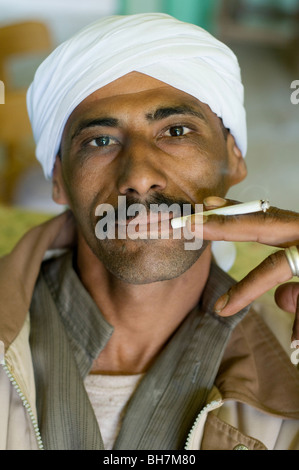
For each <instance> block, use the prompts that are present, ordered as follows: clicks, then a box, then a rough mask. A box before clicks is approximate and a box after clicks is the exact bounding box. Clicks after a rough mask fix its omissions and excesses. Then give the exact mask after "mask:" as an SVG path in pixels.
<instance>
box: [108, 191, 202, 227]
mask: <svg viewBox="0 0 299 470" xmlns="http://www.w3.org/2000/svg"><path fill="white" fill-rule="evenodd" d="M133 204H138V205H140V206H143V207H144V208H145V209H146V212H147V213H149V212H158V211H160V212H161V206H164V208H165V212H168V211H167V208H170V207H171V206H174V217H176V216H177V217H179V216H180V215H181V214H182V213H183V210H184V206H186V205H188V206H189V208H190V210H189V212H190V214H194V213H195V209H194V206H193V205H192V204H191V203H190V201H187V200H186V199H182V198H176V197H172V196H167V195H165V194H160V193H155V194H151V195H150V196H149V197H148V198H147V199H141V198H138V197H134V196H125V198H124V200H122V201H121V202H120V203H119V204H118V206H117V207H114V213H115V220H116V221H117V220H119V219H123V214H124V213H125V214H127V213H128V208H129V207H130V206H132V205H133ZM162 212H163V210H162ZM126 218H127V219H130V218H132V217H131V216H126Z"/></svg>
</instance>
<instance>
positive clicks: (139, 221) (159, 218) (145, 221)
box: [116, 212, 174, 227]
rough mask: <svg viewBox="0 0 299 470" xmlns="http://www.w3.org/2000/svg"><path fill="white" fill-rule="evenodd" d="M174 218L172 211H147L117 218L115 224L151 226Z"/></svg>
mask: <svg viewBox="0 0 299 470" xmlns="http://www.w3.org/2000/svg"><path fill="white" fill-rule="evenodd" d="M173 218H174V214H173V213H169V212H164V213H163V212H149V213H147V214H146V215H145V214H139V215H137V216H132V217H127V218H126V219H118V220H117V221H116V224H117V225H119V226H128V225H129V224H132V225H139V226H151V225H154V226H155V227H156V226H157V224H160V223H161V222H164V221H165V222H166V221H169V222H170V220H171V219H173Z"/></svg>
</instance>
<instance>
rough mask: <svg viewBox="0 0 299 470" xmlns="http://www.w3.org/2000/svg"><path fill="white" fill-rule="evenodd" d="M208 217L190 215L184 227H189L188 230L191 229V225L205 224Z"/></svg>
mask: <svg viewBox="0 0 299 470" xmlns="http://www.w3.org/2000/svg"><path fill="white" fill-rule="evenodd" d="M208 218H209V216H208V215H191V216H190V217H188V219H187V221H186V225H187V226H188V227H189V229H190V228H191V227H192V225H194V224H195V225H200V224H205V223H206V222H207V220H208Z"/></svg>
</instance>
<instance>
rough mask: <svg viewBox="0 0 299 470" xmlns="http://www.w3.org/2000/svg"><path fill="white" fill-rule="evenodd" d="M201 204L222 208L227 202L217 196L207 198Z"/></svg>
mask: <svg viewBox="0 0 299 470" xmlns="http://www.w3.org/2000/svg"><path fill="white" fill-rule="evenodd" d="M203 203H204V205H205V206H208V207H222V206H224V205H225V204H226V203H227V200H226V199H223V198H222V197H219V196H209V197H206V198H205V199H204V201H203Z"/></svg>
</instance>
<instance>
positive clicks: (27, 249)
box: [0, 211, 75, 316]
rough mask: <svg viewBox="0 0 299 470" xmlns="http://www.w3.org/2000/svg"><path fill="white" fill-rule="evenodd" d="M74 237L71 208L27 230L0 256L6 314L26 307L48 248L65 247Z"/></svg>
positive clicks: (1, 293)
mask: <svg viewBox="0 0 299 470" xmlns="http://www.w3.org/2000/svg"><path fill="white" fill-rule="evenodd" d="M74 240H75V224H74V219H73V216H72V213H71V212H70V211H67V212H64V213H63V214H60V215H58V216H57V217H54V218H53V219H51V220H49V221H47V222H45V223H43V224H41V225H38V226H37V227H34V228H33V229H31V230H29V232H27V233H26V234H25V235H24V236H23V237H22V238H21V240H20V241H19V242H18V244H17V245H16V246H15V248H14V249H13V250H12V252H11V253H9V254H8V255H6V256H4V257H3V258H1V259H0V299H1V307H0V308H3V309H5V312H3V313H5V315H7V316H8V314H11V315H13V312H15V311H16V310H18V311H20V310H21V311H22V312H24V313H26V312H27V310H28V309H29V305H30V302H31V297H32V293H33V289H34V285H35V282H36V279H37V276H38V273H39V270H40V265H41V262H42V260H43V257H44V254H45V252H46V251H47V250H48V249H56V248H65V247H67V246H70V245H72V244H73V242H74Z"/></svg>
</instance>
